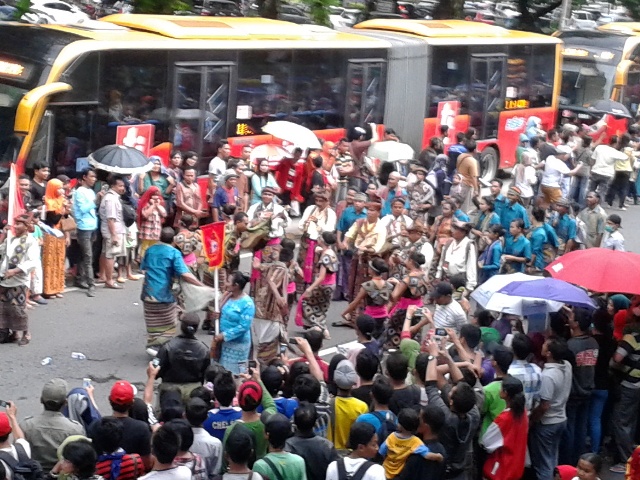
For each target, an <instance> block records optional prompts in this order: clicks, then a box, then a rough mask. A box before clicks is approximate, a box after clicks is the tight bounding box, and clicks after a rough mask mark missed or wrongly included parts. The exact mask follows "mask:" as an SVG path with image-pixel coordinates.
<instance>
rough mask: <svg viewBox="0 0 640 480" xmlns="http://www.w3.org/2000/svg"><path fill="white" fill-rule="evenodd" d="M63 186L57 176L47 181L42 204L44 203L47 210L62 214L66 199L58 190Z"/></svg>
mask: <svg viewBox="0 0 640 480" xmlns="http://www.w3.org/2000/svg"><path fill="white" fill-rule="evenodd" d="M62 186H63V183H62V181H60V180H58V179H57V178H52V179H51V180H49V181H48V182H47V189H46V190H45V193H44V204H45V205H46V209H47V212H54V213H58V214H62V213H63V212H64V206H65V202H66V201H67V199H66V198H65V196H64V195H60V194H59V193H58V190H60V189H61V188H62Z"/></svg>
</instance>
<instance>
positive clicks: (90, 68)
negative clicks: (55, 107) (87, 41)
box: [51, 52, 100, 104]
mask: <svg viewBox="0 0 640 480" xmlns="http://www.w3.org/2000/svg"><path fill="white" fill-rule="evenodd" d="M99 75H100V53H99V52H89V53H87V54H86V55H83V56H82V57H78V58H77V59H76V60H75V61H74V62H73V63H72V64H71V65H70V66H69V68H67V69H66V70H65V72H64V73H63V74H62V76H61V77H60V81H61V82H65V83H68V84H69V85H71V87H72V88H73V89H72V90H71V91H69V92H65V93H61V94H60V95H57V96H56V98H55V99H52V102H51V103H56V104H69V103H93V104H96V103H98V102H99V101H100V98H99V94H98V78H99Z"/></svg>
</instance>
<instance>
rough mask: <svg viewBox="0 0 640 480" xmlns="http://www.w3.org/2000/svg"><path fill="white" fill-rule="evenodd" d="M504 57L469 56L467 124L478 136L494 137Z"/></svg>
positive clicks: (500, 104) (502, 92) (501, 96)
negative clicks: (469, 74) (469, 76)
mask: <svg viewBox="0 0 640 480" xmlns="http://www.w3.org/2000/svg"><path fill="white" fill-rule="evenodd" d="M506 60H507V56H506V55H504V54H497V55H471V89H470V98H469V125H470V126H471V127H473V128H475V129H476V130H477V131H478V136H479V137H480V138H489V137H497V136H498V117H499V115H500V112H501V111H502V110H503V109H504V98H505V76H506V75H505V64H506Z"/></svg>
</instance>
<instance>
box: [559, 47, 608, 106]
mask: <svg viewBox="0 0 640 480" xmlns="http://www.w3.org/2000/svg"><path fill="white" fill-rule="evenodd" d="M615 76H616V65H615V64H611V63H605V62H597V61H585V60H584V59H583V60H580V61H573V60H568V59H566V58H565V61H564V63H563V65H562V86H561V88H560V103H561V104H563V105H577V106H580V107H588V106H590V105H591V104H593V103H594V102H595V101H597V100H601V99H603V98H611V92H612V90H613V85H614V82H615Z"/></svg>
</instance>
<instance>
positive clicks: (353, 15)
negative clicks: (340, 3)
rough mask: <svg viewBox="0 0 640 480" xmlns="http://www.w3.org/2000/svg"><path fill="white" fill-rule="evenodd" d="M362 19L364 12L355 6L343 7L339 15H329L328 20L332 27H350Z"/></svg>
mask: <svg viewBox="0 0 640 480" xmlns="http://www.w3.org/2000/svg"><path fill="white" fill-rule="evenodd" d="M363 19H364V13H362V11H361V10H358V9H357V8H343V9H342V12H340V14H339V15H336V14H330V15H329V22H331V27H332V28H346V27H352V26H354V25H355V24H356V23H359V22H361V21H362V20H363Z"/></svg>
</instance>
